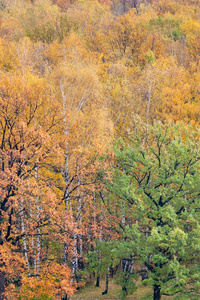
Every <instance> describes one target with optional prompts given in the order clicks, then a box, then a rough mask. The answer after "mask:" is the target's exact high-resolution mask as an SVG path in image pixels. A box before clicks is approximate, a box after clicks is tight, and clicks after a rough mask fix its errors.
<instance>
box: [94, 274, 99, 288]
mask: <svg viewBox="0 0 200 300" xmlns="http://www.w3.org/2000/svg"><path fill="white" fill-rule="evenodd" d="M99 283H100V275H97V281H96V284H95V286H97V287H99Z"/></svg>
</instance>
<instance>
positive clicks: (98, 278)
mask: <svg viewBox="0 0 200 300" xmlns="http://www.w3.org/2000/svg"><path fill="white" fill-rule="evenodd" d="M102 224H103V214H102V209H101V220H100V230H99V242H101V241H102ZM100 270H101V252H99V269H98V271H97V281H96V286H97V287H99V283H100Z"/></svg>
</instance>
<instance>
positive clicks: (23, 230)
mask: <svg viewBox="0 0 200 300" xmlns="http://www.w3.org/2000/svg"><path fill="white" fill-rule="evenodd" d="M20 218H21V231H22V234H23V246H24V256H25V262H26V267H27V271H28V276H29V277H30V276H31V272H30V264H29V260H28V251H27V242H26V235H25V225H24V211H23V203H22V201H20Z"/></svg>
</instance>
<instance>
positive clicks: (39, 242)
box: [35, 167, 41, 277]
mask: <svg viewBox="0 0 200 300" xmlns="http://www.w3.org/2000/svg"><path fill="white" fill-rule="evenodd" d="M35 179H36V180H37V179H38V173H37V167H35ZM36 218H37V223H38V225H37V254H36V277H38V276H39V273H40V252H41V251H40V248H41V240H40V227H39V220H40V206H39V196H38V195H36Z"/></svg>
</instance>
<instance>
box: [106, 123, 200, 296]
mask: <svg viewBox="0 0 200 300" xmlns="http://www.w3.org/2000/svg"><path fill="white" fill-rule="evenodd" d="M198 138H199V132H195V131H193V130H192V129H191V128H185V127H184V126H183V125H181V124H179V125H174V126H164V125H160V124H158V125H155V126H153V127H152V128H149V129H148V135H147V133H146V130H145V129H144V130H141V131H140V132H139V133H138V134H137V135H135V136H131V137H130V139H129V141H126V142H124V141H123V140H122V139H121V140H119V141H118V142H117V146H116V147H115V158H114V167H113V170H112V175H111V180H105V181H104V182H105V186H106V189H107V199H108V200H107V207H108V209H109V211H110V213H111V214H114V211H112V206H110V202H112V199H113V198H115V201H117V203H118V205H119V207H120V206H121V207H122V205H123V203H125V205H126V207H127V208H128V207H129V211H131V214H129V216H130V215H131V218H132V225H131V226H127V227H126V228H125V233H124V236H123V239H122V240H121V241H120V242H118V243H116V244H115V243H113V246H112V248H113V249H112V252H113V253H115V255H116V253H118V255H120V257H121V259H122V258H124V259H130V258H131V256H132V255H133V253H134V257H135V260H138V262H140V263H141V264H144V265H145V266H146V267H147V268H148V270H149V278H148V279H146V280H145V281H144V282H145V283H147V284H150V285H152V286H153V290H154V300H159V299H161V295H169V296H170V295H171V296H172V295H175V294H177V293H181V292H184V293H185V294H186V293H188V294H190V293H192V292H198V287H199V279H200V277H199V276H200V274H199V260H198V257H199V250H200V248H199V243H200V234H199V220H200V215H199V209H200V205H199V197H200V187H199V180H200V172H199V171H200V155H199V154H200V153H199V141H198ZM127 217H128V213H127V214H126V218H127ZM135 272H136V270H135ZM190 296H191V294H190ZM190 296H189V297H190ZM188 299H191V298H188Z"/></svg>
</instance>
